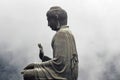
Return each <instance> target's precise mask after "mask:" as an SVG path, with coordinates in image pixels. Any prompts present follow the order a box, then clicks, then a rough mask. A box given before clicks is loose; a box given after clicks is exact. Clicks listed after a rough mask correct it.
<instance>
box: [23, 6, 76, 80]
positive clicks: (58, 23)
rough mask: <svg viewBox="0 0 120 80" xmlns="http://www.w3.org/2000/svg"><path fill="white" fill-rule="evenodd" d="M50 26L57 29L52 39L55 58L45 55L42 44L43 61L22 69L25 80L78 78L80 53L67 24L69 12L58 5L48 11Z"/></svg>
mask: <svg viewBox="0 0 120 80" xmlns="http://www.w3.org/2000/svg"><path fill="white" fill-rule="evenodd" d="M46 15H47V20H48V26H50V28H51V29H52V30H54V31H56V34H55V36H54V37H53V40H52V44H51V45H52V49H53V58H52V59H51V58H49V57H48V56H45V55H44V52H43V48H42V45H41V44H38V47H39V48H40V55H39V56H40V59H41V60H42V63H39V62H38V63H32V64H29V65H28V66H26V67H25V68H24V70H23V71H22V74H23V77H24V80H77V77H78V55H77V50H76V44H75V40H74V37H73V35H72V33H71V31H70V30H69V27H68V26H67V13H66V11H65V10H63V9H62V8H60V7H58V6H54V7H51V8H50V10H49V11H48V12H47V14H46Z"/></svg>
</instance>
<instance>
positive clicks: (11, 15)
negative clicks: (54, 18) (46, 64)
mask: <svg viewBox="0 0 120 80" xmlns="http://www.w3.org/2000/svg"><path fill="white" fill-rule="evenodd" d="M52 6H60V7H62V8H63V9H65V10H66V11H67V13H68V25H69V26H70V29H71V31H72V33H73V34H74V36H75V40H76V46H77V51H78V54H79V65H80V66H79V67H80V71H82V70H83V71H84V70H88V71H89V73H85V74H88V78H89V80H99V79H98V77H93V75H97V74H96V73H101V74H102V72H101V71H102V70H103V68H102V66H104V63H102V60H103V58H104V61H105V62H107V61H109V59H111V58H112V57H113V56H116V55H120V22H119V21H120V1H119V0H0V44H1V45H0V49H1V51H2V52H3V53H2V52H1V53H0V54H1V55H2V56H5V58H6V56H7V55H8V54H9V55H11V56H12V59H11V61H10V62H11V64H14V65H17V67H18V66H20V69H22V68H23V67H24V66H25V65H27V64H28V63H31V62H36V61H40V60H39V57H38V53H39V49H38V47H37V44H38V43H41V44H42V45H43V48H44V52H45V54H46V55H48V56H50V57H52V48H51V40H52V37H53V36H54V34H55V32H54V31H52V30H51V29H50V28H49V27H48V26H47V18H46V12H47V11H48V10H49V8H50V7H52ZM6 52H7V53H6ZM9 52H11V53H9ZM98 56H99V57H100V59H99V58H98ZM13 57H14V58H13ZM101 57H102V58H101ZM6 59H7V58H6ZM22 60H26V61H22ZM18 62H19V64H18ZM89 67H92V69H91V70H90V69H88V68H89ZM99 68H100V69H99ZM20 69H19V70H20ZM98 69H99V70H100V71H99V70H98ZM90 73H92V74H93V75H90ZM80 75H81V74H80ZM80 77H81V76H80ZM80 79H83V78H80ZM84 80H88V79H87V78H86V79H85V78H84Z"/></svg>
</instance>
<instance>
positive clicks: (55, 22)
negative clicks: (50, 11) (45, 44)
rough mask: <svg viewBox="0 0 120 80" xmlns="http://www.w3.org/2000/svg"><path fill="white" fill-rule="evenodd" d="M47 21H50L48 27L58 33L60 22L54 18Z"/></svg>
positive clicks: (48, 18)
mask: <svg viewBox="0 0 120 80" xmlns="http://www.w3.org/2000/svg"><path fill="white" fill-rule="evenodd" d="M47 20H48V26H50V28H51V29H52V30H54V31H57V30H58V28H57V26H58V20H57V19H56V18H54V17H47Z"/></svg>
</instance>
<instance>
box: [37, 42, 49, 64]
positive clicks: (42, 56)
mask: <svg viewBox="0 0 120 80" xmlns="http://www.w3.org/2000/svg"><path fill="white" fill-rule="evenodd" d="M38 47H39V50H40V51H39V57H40V59H41V60H42V62H45V61H48V60H51V58H50V57H48V56H45V55H44V51H43V47H42V45H41V44H38Z"/></svg>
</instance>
